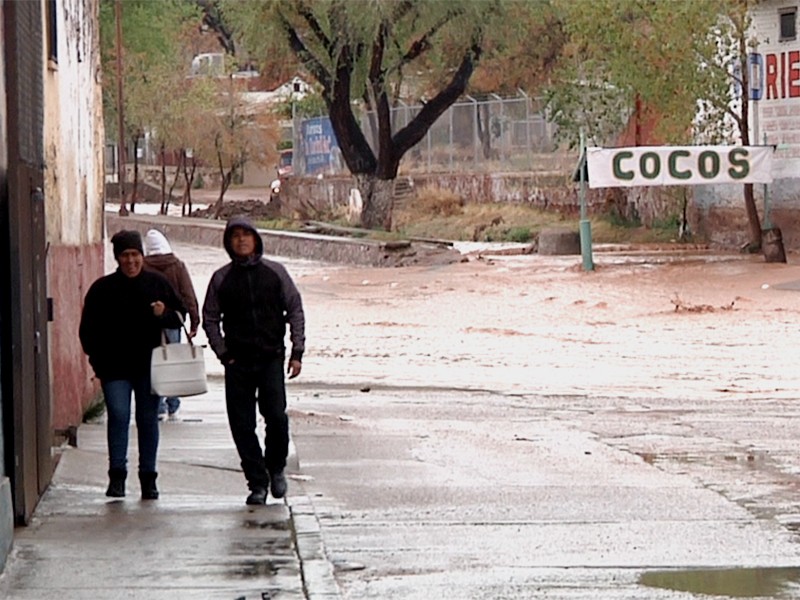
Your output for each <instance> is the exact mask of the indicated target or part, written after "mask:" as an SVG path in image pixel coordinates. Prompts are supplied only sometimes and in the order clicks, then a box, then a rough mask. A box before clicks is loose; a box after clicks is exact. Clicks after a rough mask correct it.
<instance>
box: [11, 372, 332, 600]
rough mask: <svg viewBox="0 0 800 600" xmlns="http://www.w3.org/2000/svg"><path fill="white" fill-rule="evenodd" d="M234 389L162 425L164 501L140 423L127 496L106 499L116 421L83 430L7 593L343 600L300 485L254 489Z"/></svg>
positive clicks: (85, 599) (22, 544) (16, 552)
mask: <svg viewBox="0 0 800 600" xmlns="http://www.w3.org/2000/svg"><path fill="white" fill-rule="evenodd" d="M224 407H225V402H224V387H223V383H222V381H221V380H220V379H218V378H212V379H211V380H210V381H209V392H208V393H207V394H204V395H202V396H197V397H193V398H185V399H184V400H183V402H182V406H181V411H180V413H179V416H180V418H179V420H178V421H177V422H168V423H163V424H162V425H161V441H160V446H159V466H158V470H159V478H158V486H159V490H160V492H161V497H160V499H159V500H155V501H142V500H141V499H140V491H139V482H138V479H137V478H136V474H135V470H136V468H135V465H136V462H137V460H138V451H137V448H136V431H135V427H134V426H133V425H132V429H131V446H130V448H129V452H128V461H129V465H130V467H129V468H130V470H131V475H129V477H128V485H127V496H126V497H125V498H124V499H111V498H107V497H106V496H105V488H106V484H107V476H106V470H107V451H106V437H105V435H106V434H105V432H106V427H105V424H104V423H88V424H84V425H82V426H81V427H80V428H79V430H78V446H77V448H70V447H67V448H65V449H64V450H63V454H62V456H61V458H60V461H59V464H58V467H57V469H56V472H55V476H54V478H53V482H52V484H51V485H50V487H49V488H48V490H47V491H46V493H45V495H44V497H43V499H42V501H41V503H40V504H39V506H38V507H37V508H36V511H35V513H34V517H33V519H32V522H31V523H30V525H29V526H28V527H23V528H18V529H17V530H16V531H15V536H14V546H13V549H12V554H11V556H10V557H9V561H8V563H7V565H6V568H5V571H4V573H3V575H2V576H0V598H8V599H19V600H34V599H35V600H47V599H50V598H53V599H55V598H58V599H59V600H90V599H91V600H115V599H120V598H126V599H140V598H141V599H145V598H147V599H148V600H160V599H163V600H168V599H169V600H174V599H175V598H192V599H195V598H196V599H198V600H200V599H209V600H212V599H225V600H250V599H263V598H275V599H280V598H286V599H301V598H308V599H318V600H323V599H333V598H339V597H340V594H339V591H338V588H337V586H336V583H335V580H334V578H333V570H332V567H331V565H330V563H329V562H328V561H327V559H326V556H325V550H324V547H323V543H322V538H321V536H320V529H319V523H318V521H317V518H316V515H315V514H314V511H313V507H312V506H311V503H310V502H309V500H308V499H307V498H306V497H304V496H302V495H295V494H294V493H293V492H298V493H299V492H300V486H299V485H297V484H294V483H293V481H292V476H293V475H294V476H296V475H297V471H298V469H299V465H298V463H297V459H296V456H295V455H294V454H292V455H291V456H290V459H289V465H288V468H287V472H288V474H289V492H288V494H287V498H286V500H285V501H279V500H274V499H272V498H271V497H270V499H269V501H268V504H267V506H263V507H251V506H247V505H245V502H244V500H245V497H246V495H247V493H248V490H247V487H246V484H245V480H244V477H243V475H242V473H241V470H240V467H239V458H238V456H237V454H236V450H235V448H234V446H233V441H232V439H231V436H230V432H229V430H228V425H227V420H226V416H225V408H224Z"/></svg>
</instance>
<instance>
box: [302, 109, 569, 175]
mask: <svg viewBox="0 0 800 600" xmlns="http://www.w3.org/2000/svg"><path fill="white" fill-rule="evenodd" d="M422 107H423V105H422V104H414V105H411V104H404V103H400V105H399V106H396V107H394V108H393V109H392V116H391V118H392V130H393V131H395V132H396V131H399V130H400V129H402V128H403V127H405V126H406V125H408V123H410V122H411V121H412V120H413V119H414V117H415V116H416V115H417V114H419V112H420V111H421V110H422ZM325 120H326V117H317V118H314V119H299V118H298V119H297V120H296V123H295V127H294V137H295V139H294V144H293V145H294V148H295V152H294V173H295V174H300V175H314V174H318V173H320V172H324V173H327V174H335V173H340V172H343V170H345V169H346V167H345V166H344V164H343V161H342V160H341V154H340V153H339V151H338V147H337V146H336V141H335V137H333V139H328V138H329V137H331V136H332V133H331V131H330V130H329V129H323V127H322V126H321V125H320V122H324V121H325ZM375 122H376V121H375V115H374V113H370V112H364V113H362V115H361V127H362V130H363V131H364V133H365V135H366V137H367V140H368V141H369V142H370V144H371V145H372V148H373V150H375V151H376V152H377V143H376V141H375V140H376V139H377V131H376V130H375V125H373V124H374V123H375ZM325 127H328V128H329V125H326V126H325ZM309 132H314V133H309ZM555 133H556V128H555V125H553V124H552V123H550V122H548V121H547V118H546V115H545V111H544V109H543V107H542V105H541V101H540V99H538V98H532V97H530V96H528V95H526V94H523V93H519V94H518V95H517V96H515V97H511V98H501V97H500V96H497V95H495V94H490V95H487V96H485V97H482V98H480V99H477V98H473V97H470V96H467V97H466V99H465V100H462V101H459V102H457V103H455V104H453V105H452V106H451V107H450V108H448V109H447V111H446V112H445V113H444V114H443V115H442V116H441V117H439V119H438V120H437V121H436V122H435V123H434V124H433V126H432V127H431V128H430V129H429V130H428V132H427V133H426V134H425V137H423V138H422V140H420V142H419V143H417V145H416V146H414V147H413V148H412V149H411V150H410V151H409V152H407V153H406V155H405V156H404V157H403V161H402V163H401V170H402V171H403V172H406V173H415V172H416V173H437V172H450V173H452V172H460V171H471V172H475V171H479V172H488V171H493V172H523V171H542V170H551V169H552V167H551V163H552V162H553V159H554V158H555V157H556V151H557V144H556V140H555ZM308 148H314V149H315V151H316V152H315V156H314V157H313V158H311V159H310V157H307V156H306V155H305V154H306V149H308ZM320 148H322V150H321V152H322V154H319V152H320ZM318 154H319V155H318ZM311 165H316V166H317V168H312V166H311Z"/></svg>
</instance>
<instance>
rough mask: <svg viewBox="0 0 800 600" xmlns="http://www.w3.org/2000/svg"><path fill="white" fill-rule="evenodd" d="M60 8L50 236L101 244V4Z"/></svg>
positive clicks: (51, 116)
mask: <svg viewBox="0 0 800 600" xmlns="http://www.w3.org/2000/svg"><path fill="white" fill-rule="evenodd" d="M54 4H55V6H56V10H57V11H58V14H57V15H56V18H55V22H56V24H57V36H58V53H57V54H58V57H57V63H54V62H52V61H50V62H49V63H47V62H46V64H47V67H46V72H45V74H44V85H45V87H44V98H45V116H44V131H45V140H44V143H45V146H44V147H45V163H46V167H45V198H46V214H47V237H48V240H49V241H50V242H51V243H54V244H66V245H83V244H96V243H98V242H101V241H102V236H103V138H104V129H103V108H102V106H103V105H102V90H101V85H100V84H101V71H100V31H99V21H98V15H99V0H60V1H59V2H55V3H54ZM42 12H43V13H45V11H44V10H43V11H42ZM45 30H46V28H45ZM46 51H47V50H46V49H45V52H46ZM45 58H47V57H45Z"/></svg>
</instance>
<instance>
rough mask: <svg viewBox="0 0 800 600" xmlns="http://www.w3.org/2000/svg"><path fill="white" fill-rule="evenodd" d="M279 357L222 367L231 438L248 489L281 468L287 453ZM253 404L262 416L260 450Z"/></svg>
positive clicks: (263, 482)
mask: <svg viewBox="0 0 800 600" xmlns="http://www.w3.org/2000/svg"><path fill="white" fill-rule="evenodd" d="M283 362H284V360H283V357H276V358H274V359H265V360H262V361H259V362H258V363H257V364H248V363H247V362H241V361H236V362H234V363H233V364H232V365H228V366H226V367H225V404H226V407H227V409H228V423H229V424H230V428H231V434H232V435H233V441H234V443H235V444H236V450H237V451H238V452H239V458H241V459H242V470H243V471H244V476H245V478H246V479H247V484H248V486H249V487H250V489H253V488H257V487H264V488H265V487H267V485H268V484H269V476H268V473H275V472H278V471H281V470H283V468H284V467H285V466H286V455H287V454H288V452H289V417H287V416H286V385H285V383H284V375H283ZM256 407H258V411H259V412H260V413H261V415H262V416H263V417H264V421H265V423H266V431H265V435H264V451H263V454H262V451H261V445H260V444H259V441H258V436H257V435H256Z"/></svg>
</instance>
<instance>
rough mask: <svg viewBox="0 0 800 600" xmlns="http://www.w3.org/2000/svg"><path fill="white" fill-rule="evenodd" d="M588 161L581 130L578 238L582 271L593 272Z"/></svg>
mask: <svg viewBox="0 0 800 600" xmlns="http://www.w3.org/2000/svg"><path fill="white" fill-rule="evenodd" d="M587 162H588V159H587V156H586V140H585V139H584V136H583V129H581V148H580V160H579V162H578V170H579V172H580V182H581V187H580V202H581V221H580V228H579V231H580V237H581V257H582V258H583V270H584V271H594V262H593V260H592V222H591V221H589V219H588V218H587V214H586V213H587V210H586V174H587V172H588V166H586V165H587Z"/></svg>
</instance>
